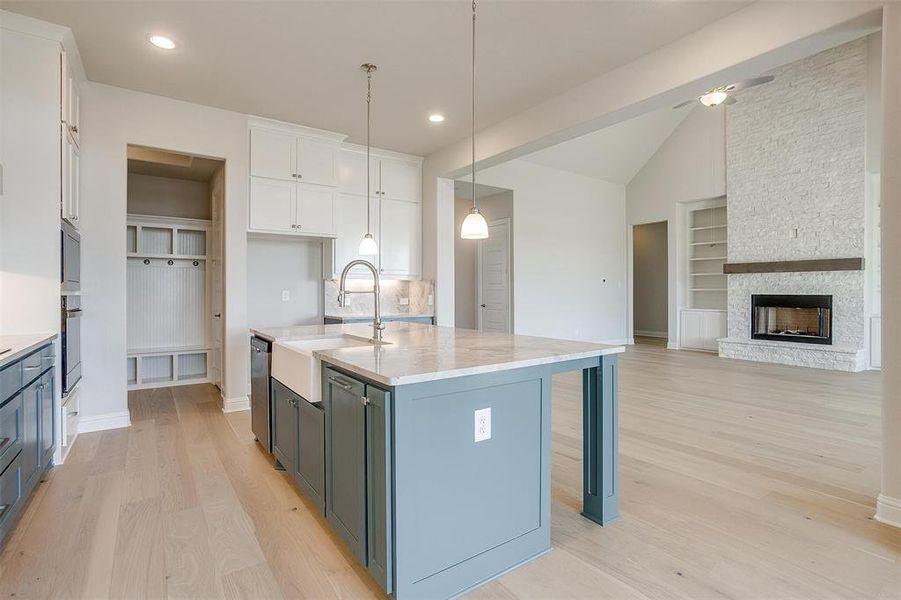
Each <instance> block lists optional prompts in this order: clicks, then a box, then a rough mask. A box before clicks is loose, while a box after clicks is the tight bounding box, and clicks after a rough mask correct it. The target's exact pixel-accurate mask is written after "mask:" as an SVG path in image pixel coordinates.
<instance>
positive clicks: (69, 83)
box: [59, 52, 81, 146]
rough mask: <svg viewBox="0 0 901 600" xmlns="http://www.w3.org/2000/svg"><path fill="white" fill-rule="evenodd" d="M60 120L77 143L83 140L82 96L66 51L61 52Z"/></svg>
mask: <svg viewBox="0 0 901 600" xmlns="http://www.w3.org/2000/svg"><path fill="white" fill-rule="evenodd" d="M59 78H60V86H59V88H60V122H61V123H62V125H63V129H65V130H66V131H68V133H69V135H70V136H71V137H72V141H73V142H74V143H75V145H76V146H77V145H79V144H80V142H81V96H80V95H79V91H78V83H77V82H76V81H75V77H74V75H73V74H72V68H71V66H70V65H69V61H68V59H67V58H66V53H65V52H61V53H60V68H59Z"/></svg>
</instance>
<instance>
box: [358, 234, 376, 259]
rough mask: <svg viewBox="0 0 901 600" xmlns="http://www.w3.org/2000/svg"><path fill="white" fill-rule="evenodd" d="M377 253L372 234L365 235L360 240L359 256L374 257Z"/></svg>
mask: <svg viewBox="0 0 901 600" xmlns="http://www.w3.org/2000/svg"><path fill="white" fill-rule="evenodd" d="M378 253H379V247H378V244H376V243H375V239H374V238H373V237H372V234H371V233H367V234H366V235H364V236H363V239H362V240H360V254H361V255H362V256H375V255H376V254H378Z"/></svg>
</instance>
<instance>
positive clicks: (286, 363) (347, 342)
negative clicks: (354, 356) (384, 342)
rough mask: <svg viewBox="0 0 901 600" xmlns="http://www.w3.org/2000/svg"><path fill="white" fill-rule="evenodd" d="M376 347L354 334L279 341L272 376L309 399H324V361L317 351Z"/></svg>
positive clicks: (274, 348)
mask: <svg viewBox="0 0 901 600" xmlns="http://www.w3.org/2000/svg"><path fill="white" fill-rule="evenodd" d="M360 346H370V347H371V346H373V343H372V342H370V341H369V340H367V339H365V338H361V337H356V336H352V335H342V336H337V337H328V338H317V339H310V340H297V341H287V342H276V343H275V344H273V346H272V376H273V377H275V378H276V379H278V380H279V381H280V382H281V383H283V384H284V385H285V386H287V387H288V388H290V389H291V390H293V391H294V392H296V393H298V394H300V395H301V396H303V397H304V398H306V399H307V401H309V402H314V403H315V402H320V401H321V400H322V361H320V360H319V359H318V358H316V357H315V356H314V355H313V353H314V352H316V351H318V350H335V349H338V348H354V347H360Z"/></svg>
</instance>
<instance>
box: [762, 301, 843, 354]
mask: <svg viewBox="0 0 901 600" xmlns="http://www.w3.org/2000/svg"><path fill="white" fill-rule="evenodd" d="M751 339H755V340H775V341H781V342H802V343H806V344H831V343H832V296H818V295H803V294H790V295H767V294H753V295H752V296H751Z"/></svg>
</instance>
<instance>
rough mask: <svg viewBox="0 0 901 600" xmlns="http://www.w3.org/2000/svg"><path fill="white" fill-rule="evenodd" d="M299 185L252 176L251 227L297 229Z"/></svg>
mask: <svg viewBox="0 0 901 600" xmlns="http://www.w3.org/2000/svg"><path fill="white" fill-rule="evenodd" d="M296 198H297V185H296V184H295V183H294V182H293V181H280V180H278V179H266V178H264V177H251V178H250V228H251V229H254V230H257V231H271V232H278V231H283V232H285V233H294V232H295V231H296V229H297V228H296V226H295V225H296V223H295V221H294V216H295V206H294V205H295V199H296Z"/></svg>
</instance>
